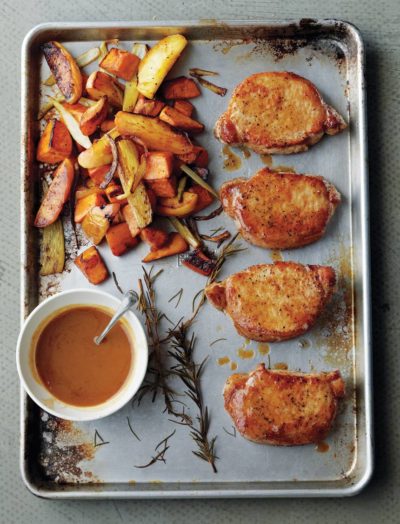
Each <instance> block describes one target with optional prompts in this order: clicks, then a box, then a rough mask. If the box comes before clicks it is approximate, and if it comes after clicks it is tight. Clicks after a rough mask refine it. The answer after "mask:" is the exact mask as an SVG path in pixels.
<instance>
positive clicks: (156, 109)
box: [133, 95, 165, 116]
mask: <svg viewBox="0 0 400 524" xmlns="http://www.w3.org/2000/svg"><path fill="white" fill-rule="evenodd" d="M164 106H165V104H164V102H161V100H155V99H153V100H150V99H148V98H145V97H144V96H143V95H139V98H138V100H137V102H136V105H135V108H134V110H133V112H134V113H136V114H139V115H146V116H158V115H159V114H160V111H161V109H162V108H163V107H164Z"/></svg>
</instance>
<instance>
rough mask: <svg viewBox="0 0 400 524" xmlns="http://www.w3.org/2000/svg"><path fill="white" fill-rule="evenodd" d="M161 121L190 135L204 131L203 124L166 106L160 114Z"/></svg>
mask: <svg viewBox="0 0 400 524" xmlns="http://www.w3.org/2000/svg"><path fill="white" fill-rule="evenodd" d="M159 118H160V120H163V122H166V123H167V124H170V125H171V126H174V127H177V128H179V129H182V130H183V131H187V132H188V133H201V132H202V131H203V130H204V126H203V124H201V123H200V122H197V120H193V118H190V116H186V115H184V114H183V113H181V112H180V111H178V110H177V109H175V108H174V107H170V106H165V107H164V109H163V110H162V111H161V113H160V117H159Z"/></svg>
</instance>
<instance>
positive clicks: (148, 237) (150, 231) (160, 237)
mask: <svg viewBox="0 0 400 524" xmlns="http://www.w3.org/2000/svg"><path fill="white" fill-rule="evenodd" d="M140 238H141V239H142V240H143V242H146V244H148V245H149V246H150V249H151V250H152V251H155V250H157V249H160V248H161V247H163V246H165V244H166V243H167V242H168V240H169V236H168V233H167V232H166V231H164V230H163V229H159V228H157V227H152V226H147V227H145V228H144V229H142V230H141V231H140Z"/></svg>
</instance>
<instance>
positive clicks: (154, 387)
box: [137, 267, 175, 413]
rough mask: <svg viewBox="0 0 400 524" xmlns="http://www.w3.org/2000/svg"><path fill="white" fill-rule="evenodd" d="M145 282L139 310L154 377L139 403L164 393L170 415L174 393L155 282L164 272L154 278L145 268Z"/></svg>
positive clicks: (141, 287)
mask: <svg viewBox="0 0 400 524" xmlns="http://www.w3.org/2000/svg"><path fill="white" fill-rule="evenodd" d="M142 269H143V281H144V284H143V281H142V279H141V278H140V279H139V281H138V284H139V300H138V305H137V308H138V310H139V311H140V312H141V313H142V314H143V315H144V317H145V325H146V331H147V336H148V339H149V346H150V349H151V350H152V353H151V355H150V358H151V365H150V366H149V368H148V371H149V374H150V375H152V377H153V379H152V380H151V381H146V382H145V383H144V385H143V386H142V387H141V389H140V392H139V396H138V401H139V402H140V401H141V399H142V398H143V396H144V395H145V394H146V393H152V401H153V402H154V401H155V399H156V397H157V394H158V393H159V392H161V393H162V395H163V397H164V401H165V408H166V410H167V411H168V413H172V412H173V406H172V403H173V401H174V398H173V397H174V393H175V392H174V391H173V389H171V388H170V387H169V385H168V384H167V378H168V376H169V371H168V369H167V368H166V365H165V362H164V359H163V351H162V342H161V340H160V334H159V324H160V322H161V320H162V319H163V318H164V317H165V315H163V314H161V313H160V312H159V311H158V310H157V307H156V294H155V290H154V282H155V280H156V278H157V277H158V276H159V275H160V274H161V273H162V270H160V271H158V273H156V274H155V275H154V276H153V275H152V271H153V268H151V269H150V271H149V272H148V271H146V269H145V268H144V267H143V268H142ZM165 318H166V317H165Z"/></svg>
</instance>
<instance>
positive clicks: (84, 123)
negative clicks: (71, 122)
mask: <svg viewBox="0 0 400 524" xmlns="http://www.w3.org/2000/svg"><path fill="white" fill-rule="evenodd" d="M107 114H108V102H107V97H106V96H102V97H101V98H100V99H99V100H98V101H97V102H96V103H95V104H94V105H93V106H91V107H88V108H87V109H86V111H85V112H84V113H83V115H82V117H81V120H80V122H79V127H80V129H81V131H82V133H83V134H84V135H86V136H90V135H93V133H94V132H95V131H97V128H98V127H99V126H100V124H101V123H102V122H103V120H105V119H106V117H107Z"/></svg>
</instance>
